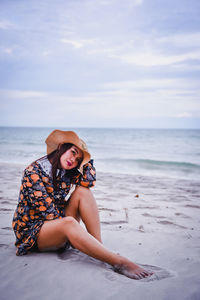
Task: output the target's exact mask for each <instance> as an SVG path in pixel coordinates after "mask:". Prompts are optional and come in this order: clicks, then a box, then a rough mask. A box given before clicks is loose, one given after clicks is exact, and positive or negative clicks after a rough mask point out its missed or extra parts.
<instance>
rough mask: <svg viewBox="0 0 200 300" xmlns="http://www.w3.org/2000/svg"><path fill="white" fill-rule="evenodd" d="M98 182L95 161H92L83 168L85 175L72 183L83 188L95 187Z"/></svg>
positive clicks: (76, 178)
mask: <svg viewBox="0 0 200 300" xmlns="http://www.w3.org/2000/svg"><path fill="white" fill-rule="evenodd" d="M95 182H96V170H95V167H94V166H93V160H90V161H89V162H88V163H87V164H85V165H84V166H83V174H79V175H77V176H76V177H74V178H73V180H72V183H73V184H76V185H80V186H83V187H87V188H90V187H93V186H94V185H95Z"/></svg>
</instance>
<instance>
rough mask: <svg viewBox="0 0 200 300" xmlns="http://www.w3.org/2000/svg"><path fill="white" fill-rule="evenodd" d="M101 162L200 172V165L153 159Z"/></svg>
mask: <svg viewBox="0 0 200 300" xmlns="http://www.w3.org/2000/svg"><path fill="white" fill-rule="evenodd" d="M99 160H101V161H105V163H106V162H110V163H121V164H130V165H131V164H134V165H138V166H141V167H142V166H143V167H147V168H148V167H149V168H151V167H152V168H153V167H157V168H159V167H170V166H171V167H174V168H187V169H188V168H189V169H196V170H200V164H196V163H191V162H181V161H165V160H153V159H142V158H139V159H132V158H130V159H129V158H116V157H115V158H104V159H99Z"/></svg>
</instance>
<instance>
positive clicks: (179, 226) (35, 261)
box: [0, 164, 200, 300]
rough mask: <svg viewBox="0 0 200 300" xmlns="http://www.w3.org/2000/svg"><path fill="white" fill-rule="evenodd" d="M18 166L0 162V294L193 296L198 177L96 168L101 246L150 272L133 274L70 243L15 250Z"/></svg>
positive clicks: (199, 246) (199, 276)
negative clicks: (60, 248) (133, 173)
mask: <svg viewBox="0 0 200 300" xmlns="http://www.w3.org/2000/svg"><path fill="white" fill-rule="evenodd" d="M23 167H24V166H22V165H17V164H16V165H8V164H1V166H0V182H1V187H0V220H1V221H0V236H1V240H0V254H1V255H0V266H1V273H0V294H1V300H3V299H6V300H9V299H31V300H32V299H36V298H38V299H48V300H49V299H50V300H51V299H73V300H77V299H81V300H82V299H95V300H96V299H115V300H116V299H117V300H118V299H120V300H121V299H134V300H137V299H140V300H143V299H149V298H151V299H159V300H160V299H173V300H174V299H181V300H182V299H200V271H199V270H200V233H199V228H200V188H199V186H200V181H198V180H196V181H194V180H193V181H191V180H182V179H170V178H156V177H154V178H151V177H147V176H128V175H119V174H103V173H101V174H99V173H98V174H97V175H98V178H97V179H98V180H97V184H96V187H95V188H94V189H93V192H94V194H95V197H96V200H97V203H98V207H99V211H100V218H101V225H102V238H103V243H104V245H105V246H106V247H108V248H109V249H110V250H112V251H114V252H117V253H120V254H122V255H124V256H127V257H128V258H130V259H131V260H133V261H134V262H136V263H138V264H141V265H143V266H144V267H145V268H147V269H149V270H153V271H154V275H153V276H152V277H150V278H148V279H147V278H146V279H142V280H132V279H129V278H127V277H125V276H123V275H120V274H118V273H116V272H114V271H113V270H112V268H111V266H109V265H107V264H105V263H102V262H100V261H98V260H95V259H93V258H90V257H88V256H87V255H84V254H82V253H80V252H79V251H77V250H75V249H72V248H71V249H69V250H65V251H64V252H60V253H59V252H47V253H30V254H28V255H25V256H21V257H17V256H16V255H15V252H16V249H15V246H14V241H15V237H14V233H13V231H12V228H11V221H12V216H13V212H14V209H15V207H16V204H17V199H18V193H19V187H20V182H21V174H22V170H23Z"/></svg>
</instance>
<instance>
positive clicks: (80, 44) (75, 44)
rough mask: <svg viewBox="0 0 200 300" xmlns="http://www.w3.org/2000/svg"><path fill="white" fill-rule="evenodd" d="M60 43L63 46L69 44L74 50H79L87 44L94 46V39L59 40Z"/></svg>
mask: <svg viewBox="0 0 200 300" xmlns="http://www.w3.org/2000/svg"><path fill="white" fill-rule="evenodd" d="M61 42H62V43H64V44H70V45H72V46H73V47H74V48H76V49H79V48H82V47H84V46H86V45H88V44H94V42H95V39H77V40H71V39H65V38H63V39H61Z"/></svg>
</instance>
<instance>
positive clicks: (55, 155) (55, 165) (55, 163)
mask: <svg viewBox="0 0 200 300" xmlns="http://www.w3.org/2000/svg"><path fill="white" fill-rule="evenodd" d="M72 146H73V144H70V143H66V144H62V145H60V146H59V147H58V148H57V149H56V150H55V151H53V152H51V153H50V154H48V155H47V158H48V160H49V161H50V162H51V164H52V177H53V186H54V189H55V190H56V191H57V190H58V184H57V179H56V175H57V174H56V173H57V169H59V168H61V166H60V157H61V156H62V155H63V153H65V152H66V151H67V150H69V149H70V148H71V147H72ZM80 164H81V161H80V162H79V164H78V165H77V167H76V168H73V169H71V170H65V174H66V176H67V177H70V178H72V177H74V176H76V175H78V168H79V167H80Z"/></svg>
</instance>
